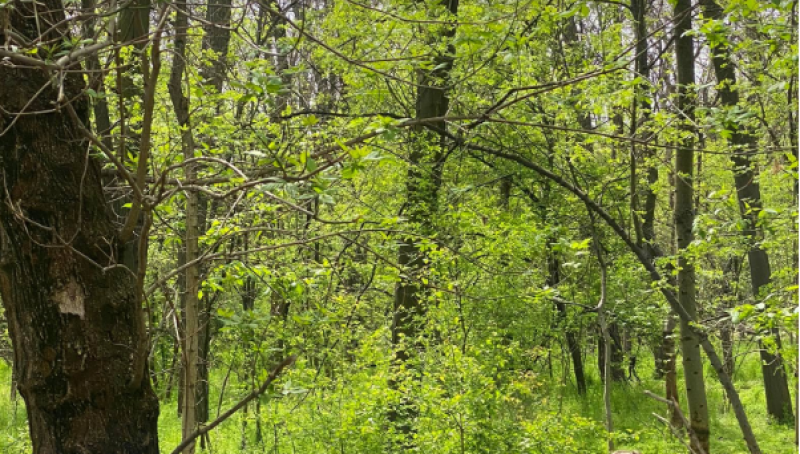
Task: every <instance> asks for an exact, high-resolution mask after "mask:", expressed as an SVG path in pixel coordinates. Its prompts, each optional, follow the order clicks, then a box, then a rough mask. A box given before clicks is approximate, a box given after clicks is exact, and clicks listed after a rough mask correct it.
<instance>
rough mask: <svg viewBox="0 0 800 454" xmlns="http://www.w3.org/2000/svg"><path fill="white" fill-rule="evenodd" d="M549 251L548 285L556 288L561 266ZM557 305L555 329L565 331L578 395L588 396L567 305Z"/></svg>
mask: <svg viewBox="0 0 800 454" xmlns="http://www.w3.org/2000/svg"><path fill="white" fill-rule="evenodd" d="M553 242H554V241H549V242H548V243H553ZM547 249H548V251H547V256H548V257H547V259H548V260H547V269H548V275H547V282H546V284H547V286H548V287H552V288H555V287H556V286H557V285H558V283H559V282H560V281H561V275H560V273H559V268H560V266H561V265H560V263H559V260H558V258H557V257H556V255H555V252H553V251H552V250H551V248H550V247H549V245H548V248H547ZM555 304H556V309H557V310H558V324H559V325H560V326H556V327H554V329H556V330H558V329H563V330H564V332H565V337H566V339H567V349H568V350H569V354H570V358H571V359H572V370H573V372H574V374H575V385H576V386H577V388H578V394H580V395H584V394H586V378H585V376H584V373H583V357H581V346H580V343H579V342H578V339H577V336H576V335H575V331H574V330H573V329H572V328H571V327H570V326H569V318H568V317H569V312H568V311H567V305H566V304H564V303H559V302H556V303H555ZM601 370H602V369H601Z"/></svg>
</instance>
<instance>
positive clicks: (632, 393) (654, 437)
mask: <svg viewBox="0 0 800 454" xmlns="http://www.w3.org/2000/svg"><path fill="white" fill-rule="evenodd" d="M589 359H590V358H589ZM643 363H644V364H642V365H641V366H640V367H639V368H638V373H639V376H640V377H641V378H642V380H641V382H629V383H623V384H615V387H614V390H613V395H612V406H613V412H614V425H615V431H616V434H617V435H616V448H617V449H637V450H639V451H640V452H641V453H642V454H675V453H682V452H686V449H685V448H683V446H682V445H681V442H679V441H678V440H677V439H676V438H675V437H674V436H673V435H672V434H671V433H670V431H669V430H668V429H666V428H665V427H664V426H663V424H661V423H660V422H659V421H658V420H657V419H656V418H655V417H654V416H653V413H657V414H661V415H665V414H666V411H665V409H664V408H663V405H661V404H659V403H657V402H655V401H653V400H652V399H650V398H648V397H647V396H645V395H644V393H643V391H645V390H651V391H653V392H655V393H658V394H663V385H664V382H663V381H661V380H655V379H652V378H651V376H652V370H653V364H652V360H650V361H649V363H648V361H643ZM679 364H680V363H679ZM554 367H558V366H556V364H554ZM679 367H680V366H679ZM594 369H595V368H589V375H588V377H587V379H588V392H587V395H586V396H579V395H577V393H576V392H575V388H574V386H573V385H572V384H569V383H568V384H563V383H560V380H559V379H558V376H559V375H560V374H559V373H557V372H556V373H555V374H554V375H555V378H553V379H550V378H549V377H546V376H545V377H543V378H542V380H543V384H542V386H543V388H542V389H540V393H543V394H545V395H546V396H547V398H546V399H543V400H538V401H537V405H536V408H527V409H526V411H525V412H524V413H525V414H526V415H524V416H523V417H522V418H518V420H519V419H525V416H531V418H530V421H529V422H528V423H529V424H530V423H534V424H535V423H539V424H543V423H542V421H547V418H545V419H541V418H539V417H537V416H535V415H541V414H547V415H550V416H554V415H559V416H558V417H553V418H550V419H549V421H550V422H551V423H556V424H558V422H559V421H560V422H561V423H562V424H564V423H565V422H567V423H569V421H574V422H575V424H583V423H581V421H585V424H587V425H591V426H592V427H595V428H596V427H600V426H601V425H602V422H603V403H602V402H603V396H602V392H603V391H602V384H601V383H600V381H599V378H598V377H597V375H596V371H594ZM593 373H594V375H592V374H593ZM681 373H682V371H681V370H679V371H678V374H679V377H680V376H681ZM545 375H546V374H545ZM706 377H707V379H708V381H707V386H708V388H707V391H708V402H709V409H710V416H711V433H712V437H713V438H712V452H713V453H715V454H716V453H719V454H740V453H741V454H746V452H747V450H746V447H745V445H744V442H743V441H742V439H741V435H740V431H739V428H738V425H737V422H736V419H735V417H734V415H733V413H732V412H731V411H730V410H729V409H728V408H727V406H726V405H725V404H724V399H723V392H722V389H721V387H720V385H719V383H717V381H716V380H715V379H714V377H713V372H712V371H711V370H710V368H709V367H706ZM217 379H219V381H220V383H221V381H222V380H223V377H222V376H219V377H215V378H214V379H212V381H217ZM681 381H682V380H679V383H680V382H681ZM10 382H11V370H10V367H9V366H8V365H7V364H5V363H3V362H0V453H6V454H28V453H30V452H31V444H30V440H29V439H28V432H27V424H26V419H25V409H24V405H23V402H22V400H21V399H17V400H12V399H11V396H10ZM735 383H736V386H737V389H738V390H739V392H740V395H741V398H742V401H743V403H744V405H745V407H746V410H747V414H748V416H749V417H750V422H751V424H752V425H753V429H754V431H755V434H756V436H757V438H758V441H759V443H760V445H761V450H762V452H764V453H769V454H794V453H797V445H796V444H795V433H794V429H793V428H791V427H786V426H781V425H777V424H772V423H770V422H768V420H767V417H766V411H765V408H764V403H763V402H764V391H763V385H762V383H761V374H760V368H759V364H758V357H757V355H754V354H750V355H747V357H746V358H745V359H744V361H743V362H742V363H741V364H740V365H739V367H738V369H737V372H736V375H735ZM212 385H213V383H212ZM214 388H215V387H214V386H212V389H214ZM680 395H681V396H683V395H684V394H683V389H681V390H680ZM295 399H299V398H298V397H295ZM312 400H313V399H312ZM211 402H212V405H211V407H212V410H211V412H212V415H213V414H215V413H216V407H217V403H218V395H214V393H213V392H212V398H211ZM231 403H233V398H231V399H230V400H229V399H227V398H226V399H225V401H224V402H223V403H222V409H223V411H224V409H225V408H227V406H228V405H230V404H231ZM285 407H289V406H285ZM291 407H293V408H294V407H295V406H294V405H292V406H291ZM314 407H315V406H314V405H313V404H311V403H310V401H309V402H305V404H303V405H300V406H299V407H297V408H296V409H294V410H292V417H291V418H289V419H291V420H293V421H294V422H289V421H286V424H283V425H282V426H283V427H282V428H281V429H280V431H281V432H283V433H288V434H289V436H290V437H291V436H292V434H294V436H301V435H302V434H303V432H304V431H305V430H309V429H308V428H303V427H296V428H294V429H293V428H291V427H286V426H288V425H291V424H298V425H304V424H303V421H305V423H306V424H309V425H313V421H314V419H315V417H314V415H312V414H311V412H313V411H314V410H313V408H314ZM269 409H270V407H269V406H268V405H265V406H264V407H262V411H263V412H267V411H269ZM303 412H307V414H305V416H303V415H301V413H303ZM563 415H569V418H566V419H565V418H563V417H562V416H563ZM570 418H571V419H570ZM251 421H252V414H251ZM242 423H243V419H242V417H241V416H239V415H237V416H234V417H233V418H231V419H229V420H228V421H227V422H226V423H224V424H223V426H221V427H220V428H219V429H218V430H216V431H215V432H212V435H211V446H212V451H211V452H213V453H216V454H234V453H242V452H246V453H262V452H264V453H272V452H276V451H275V449H274V446H273V445H272V444H271V441H272V439H271V437H272V430H273V425H272V424H271V423H270V424H265V427H266V428H265V429H264V431H265V433H266V435H265V436H264V441H263V442H262V443H256V442H254V441H253V440H252V438H253V437H252V432H253V431H254V424H252V423H251V424H249V426H248V427H249V428H248V430H249V432H250V433H251V436H250V437H249V438H250V439H249V440H248V445H249V446H248V447H247V448H246V449H245V450H244V451H242V449H241V445H242V427H243V424H242ZM541 429H542V430H541V432H540V433H542V434H543V436H544V437H547V435H546V434H547V433H548V432H549V433H551V434H553V438H552V439H549V440H548V441H547V443H538V442H536V441H534V442H532V443H531V444H530V445H529V446H528V448H526V449H521V450H520V451H519V452H525V453H527V452H530V453H540V452H542V453H550V452H554V453H555V452H587V453H590V452H591V453H595V452H596V453H598V454H599V453H603V452H605V440H604V439H602V433H600V435H601V436H600V437H598V436H597V435H598V431H597V430H589V431H585V432H581V431H573V430H570V429H569V428H567V427H555V428H554V427H550V428H548V427H542V428H541ZM553 429H556V430H555V431H554V430H553ZM159 432H160V439H161V441H160V443H161V449H162V452H166V453H169V452H170V451H171V449H172V447H173V446H175V445H176V444H177V443H178V441H179V440H180V419H179V418H178V417H177V413H176V402H175V397H174V395H173V398H172V399H171V401H169V402H165V403H162V407H161V419H160V424H159ZM581 433H586V434H593V435H594V437H595V439H592V440H589V439H584V440H569V439H568V438H569V437H570V436H573V434H574V436H576V437H580V436H581V435H580V434H581ZM565 434H569V435H565ZM276 437H277V435H276ZM285 443H287V447H286V448H284V449H283V450H280V452H293V453H294V454H297V453H299V454H306V453H305V452H303V451H304V449H302V448H301V449H292V448H293V447H294V446H295V445H294V443H293V442H292V443H289V442H285ZM559 443H565V445H564V446H563V447H562V448H559V447H558V444H559ZM559 449H563V451H559ZM328 451H332V449H325V448H323V450H322V451H319V450H318V451H316V452H328ZM199 452H203V451H199ZM337 452H338V450H337ZM308 454H311V453H308ZM315 454H316V453H315ZM498 454H504V453H498Z"/></svg>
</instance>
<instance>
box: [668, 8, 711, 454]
mask: <svg viewBox="0 0 800 454" xmlns="http://www.w3.org/2000/svg"><path fill="white" fill-rule="evenodd" d="M691 11H692V4H691V0H678V1H677V2H676V4H675V11H674V21H675V31H674V33H675V35H676V39H675V58H676V63H677V73H678V74H677V82H678V109H680V110H681V112H682V116H684V122H683V123H682V125H683V126H682V127H683V128H684V129H685V130H686V131H687V132H688V134H686V136H685V137H684V138H683V139H682V140H681V141H680V143H679V144H678V148H677V151H676V153H675V170H676V172H677V175H676V178H675V235H676V237H677V240H678V302H679V303H680V305H681V307H682V308H683V309H684V310H685V311H686V313H687V314H688V315H689V318H688V319H681V323H680V329H681V351H682V352H683V377H684V381H685V383H686V400H687V402H688V406H689V421H690V422H691V426H692V430H693V431H694V432H695V434H697V438H698V440H699V442H700V448H701V449H702V452H705V453H708V452H709V438H710V437H709V424H708V402H707V400H706V389H705V380H704V377H703V361H702V357H701V356H700V346H699V340H698V337H697V334H696V332H695V330H693V329H692V328H691V327H690V326H689V324H690V323H691V320H696V319H697V302H696V295H695V292H696V289H695V270H694V263H693V260H692V259H691V258H689V257H687V249H688V247H689V245H690V244H691V243H692V241H693V240H694V235H693V233H692V226H693V224H694V197H693V196H694V194H693V192H694V182H693V176H694V151H693V146H694V140H693V136H694V134H695V132H694V129H693V127H692V126H691V124H692V123H693V122H694V104H695V100H694V99H693V95H692V91H693V88H692V86H693V85H694V83H695V71H694V63H695V62H694V38H693V37H692V36H691V35H689V34H688V32H690V31H691V30H692V14H691Z"/></svg>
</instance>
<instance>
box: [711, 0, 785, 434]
mask: <svg viewBox="0 0 800 454" xmlns="http://www.w3.org/2000/svg"><path fill="white" fill-rule="evenodd" d="M702 5H703V11H704V12H705V14H706V16H708V18H709V19H710V20H712V21H718V22H722V21H723V20H724V16H723V12H722V8H721V7H720V6H719V4H717V2H715V1H714V0H703V2H702ZM711 53H712V63H713V66H714V74H715V75H716V78H717V84H718V85H717V91H718V93H719V98H720V103H721V104H722V106H723V108H725V109H729V110H733V109H735V108H737V106H738V105H739V93H738V92H737V89H736V70H735V65H734V62H733V61H732V59H731V55H730V48H729V46H728V44H727V41H726V40H725V39H722V40H719V41H716V44H715V45H714V46H712V48H711ZM726 126H728V127H730V128H731V129H732V131H731V132H730V135H729V139H728V143H729V144H730V148H731V149H730V153H731V161H732V162H733V166H734V169H733V175H734V182H735V185H736V196H737V198H738V200H739V213H740V215H741V216H742V219H743V220H744V221H745V223H746V225H747V227H746V228H745V229H744V231H743V234H744V235H745V236H746V238H747V241H748V245H749V248H748V251H747V259H748V263H749V266H750V282H751V285H752V288H753V296H754V297H756V298H760V297H761V296H762V293H763V290H764V289H766V288H767V287H768V286H769V284H770V281H771V274H772V272H771V269H770V263H769V256H768V255H767V252H766V251H765V250H764V249H763V248H762V247H761V246H760V245H759V241H760V240H761V239H763V237H764V234H763V230H762V227H761V223H760V221H759V219H760V216H759V215H760V213H761V212H762V211H761V210H762V208H763V203H762V200H761V189H760V185H759V181H758V170H757V168H756V167H755V165H754V164H753V157H754V153H755V152H756V148H757V145H758V143H757V140H756V136H755V135H754V134H753V132H752V131H749V130H748V128H747V126H746V125H739V124H735V123H732V124H728V125H726ZM769 333H770V335H771V336H772V338H773V339H774V340H775V343H776V346H777V349H780V347H781V340H780V331H778V329H777V327H772V328H771V329H769ZM772 350H773V347H770V346H769V345H767V344H766V343H765V342H763V341H761V342H760V349H759V354H760V355H761V373H762V375H763V378H764V391H765V395H766V399H767V412H768V413H769V415H770V416H772V417H773V418H775V419H776V420H778V421H780V422H783V423H787V424H791V423H792V422H793V421H794V415H793V413H792V403H791V402H792V398H791V395H790V394H789V384H788V381H787V378H786V369H785V368H784V365H783V359H782V358H781V356H780V353H779V352H778V353H773V351H772Z"/></svg>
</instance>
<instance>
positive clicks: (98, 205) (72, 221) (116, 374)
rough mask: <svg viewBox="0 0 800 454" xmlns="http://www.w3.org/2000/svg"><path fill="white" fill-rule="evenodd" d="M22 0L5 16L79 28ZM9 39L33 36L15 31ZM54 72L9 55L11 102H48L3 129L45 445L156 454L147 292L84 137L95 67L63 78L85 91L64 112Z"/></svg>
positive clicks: (26, 383)
mask: <svg viewBox="0 0 800 454" xmlns="http://www.w3.org/2000/svg"><path fill="white" fill-rule="evenodd" d="M11 6H12V8H5V9H0V22H3V21H4V20H5V21H7V22H4V23H5V24H7V25H10V27H11V28H13V29H16V30H37V29H40V30H48V29H49V30H50V31H49V32H47V33H46V34H45V35H44V36H41V37H39V38H41V39H42V40H44V41H46V42H51V41H52V42H55V43H60V42H61V41H62V39H64V36H65V35H67V33H68V30H67V29H66V27H63V26H57V27H53V28H50V27H51V26H52V25H55V24H62V25H63V24H65V22H64V8H63V5H62V4H61V2H60V1H56V0H42V1H39V2H37V3H36V4H35V5H34V3H29V2H22V1H14V2H12V5H11ZM37 24H38V25H39V26H40V27H38V28H37ZM62 33H63V34H64V35H62ZM29 38H34V37H33V36H29ZM67 39H69V38H67ZM0 42H4V43H10V44H14V45H19V46H20V47H21V48H22V49H24V46H25V44H24V43H17V42H15V41H14V38H13V37H11V36H5V35H4V33H3V30H0ZM56 50H57V49H56ZM50 81H51V76H50V75H49V74H47V73H46V72H44V71H42V69H38V68H37V69H30V68H25V67H16V68H15V67H13V66H12V65H0V87H3V88H2V89H0V107H2V112H21V111H23V110H28V111H46V112H48V113H40V114H36V115H22V116H17V117H12V116H10V115H5V114H0V128H2V129H4V128H9V127H10V128H9V129H8V130H7V131H5V133H4V134H2V135H0V167H2V169H3V172H2V174H1V175H0V179H1V180H2V182H1V184H2V187H3V188H4V190H3V191H0V226H2V230H3V232H4V235H5V236H6V238H7V239H8V241H7V242H4V245H3V246H4V247H3V250H2V261H1V263H0V294H2V302H3V305H4V308H5V311H6V316H7V318H8V325H9V334H10V337H11V340H12V344H13V347H14V364H15V368H16V374H15V376H16V378H17V380H19V386H18V388H19V392H20V394H21V395H22V397H23V398H24V400H25V404H26V408H27V414H28V424H29V429H30V435H31V440H32V444H33V453H34V454H83V453H86V452H92V453H100V452H102V453H126V454H128V453H130V454H140V453H145V454H156V453H158V451H159V449H158V432H157V420H158V400H157V398H156V395H155V393H154V392H153V390H152V388H151V384H150V380H149V378H148V377H147V376H146V375H145V376H144V378H143V379H142V380H139V381H138V382H137V381H135V380H133V377H134V376H136V375H139V374H141V373H142V371H135V370H133V369H132V363H133V364H136V363H137V362H138V361H136V360H134V361H132V357H131V352H136V351H139V350H140V348H139V347H140V345H142V343H146V342H147V339H146V333H144V332H143V330H142V329H141V326H142V324H143V323H144V320H143V318H142V317H143V314H142V310H141V301H140V299H139V293H138V289H137V284H136V278H135V277H134V275H133V274H132V273H131V272H130V270H128V269H125V268H124V267H114V266H113V265H115V263H114V262H111V261H110V259H109V257H116V256H118V254H119V252H120V251H121V249H122V245H121V244H120V242H119V241H118V239H117V232H116V229H115V228H114V225H113V223H112V220H111V216H110V214H109V212H108V211H107V207H106V200H105V198H104V196H103V189H102V184H101V177H100V166H99V165H98V163H97V161H96V160H95V159H94V158H93V157H92V156H91V155H90V154H89V149H88V147H87V143H86V142H85V141H83V140H82V130H83V128H84V127H85V125H86V124H88V110H89V108H88V103H87V102H86V100H85V99H84V98H83V97H81V90H83V88H84V83H83V78H82V76H81V75H77V74H76V73H71V74H67V75H66V76H64V77H63V98H61V99H66V100H75V101H72V102H73V106H72V107H66V106H65V105H63V104H62V108H60V109H58V110H56V111H52V108H53V105H54V104H60V101H59V87H57V86H55V84H53V85H50ZM42 87H48V88H45V89H44V90H43V91H42V92H40V93H39V94H38V96H36V92H37V91H39V90H40V88H42ZM29 101H32V103H30V104H28V103H29ZM70 109H74V113H76V114H77V115H76V116H74V117H73V116H72V115H71V114H70ZM12 120H14V121H15V123H14V124H13V125H11V123H10V122H11V121H12ZM43 131H46V132H47V133H43ZM104 268H105V269H104ZM142 367H146V364H144V363H142Z"/></svg>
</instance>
